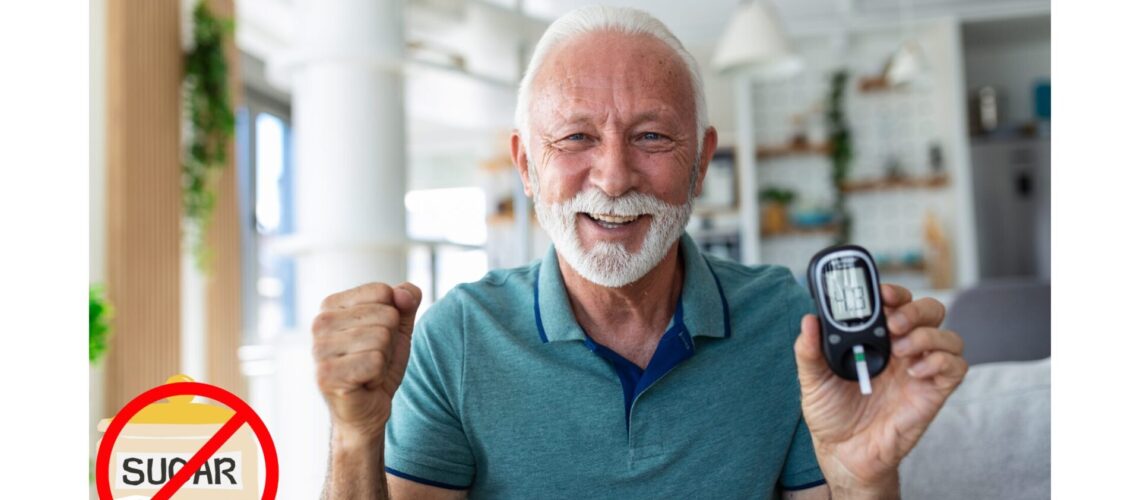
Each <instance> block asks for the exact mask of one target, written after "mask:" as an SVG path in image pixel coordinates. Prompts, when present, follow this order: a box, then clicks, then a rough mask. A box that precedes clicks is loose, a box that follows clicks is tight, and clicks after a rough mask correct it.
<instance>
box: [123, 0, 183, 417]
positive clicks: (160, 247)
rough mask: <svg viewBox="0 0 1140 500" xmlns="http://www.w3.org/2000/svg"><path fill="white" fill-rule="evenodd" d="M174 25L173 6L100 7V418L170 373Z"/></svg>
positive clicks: (175, 234) (177, 53) (166, 0)
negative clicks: (103, 322)
mask: <svg viewBox="0 0 1140 500" xmlns="http://www.w3.org/2000/svg"><path fill="white" fill-rule="evenodd" d="M179 15H180V14H179V3H178V2H177V1H176V0H108V1H107V232H108V234H107V293H108V296H109V298H110V300H111V303H112V304H114V307H115V318H114V323H113V328H114V330H113V334H112V336H111V339H110V352H109V353H108V358H107V365H106V370H107V371H106V383H107V390H106V401H105V402H106V407H105V408H107V410H108V411H109V412H115V411H118V409H119V408H121V407H122V405H123V404H125V403H126V402H127V401H129V400H130V399H131V398H133V397H134V396H136V395H138V394H139V393H141V392H142V391H144V390H146V389H149V388H150V387H153V386H155V385H158V384H161V383H162V382H164V381H165V380H166V377H168V376H169V375H171V374H173V373H177V372H178V370H179V332H180V328H181V320H180V317H179V305H180V282H181V279H180V275H179V274H180V270H181V264H180V248H179V247H180V242H181V229H180V221H181V217H182V207H181V199H182V198H181V166H180V163H179V162H180V146H179V123H180V113H181V111H180V110H181V104H180V100H181V90H180V88H181V83H182V48H181V46H180V41H179V29H180V23H179Z"/></svg>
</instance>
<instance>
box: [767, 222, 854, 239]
mask: <svg viewBox="0 0 1140 500" xmlns="http://www.w3.org/2000/svg"><path fill="white" fill-rule="evenodd" d="M837 231H839V226H838V225H835V224H828V225H826V226H817V227H801V226H789V227H788V229H786V230H784V231H778V232H777V231H770V230H768V229H765V228H761V231H760V236H761V237H764V238H772V237H781V236H821V235H823V236H825V235H832V234H835V233H836V232H837Z"/></svg>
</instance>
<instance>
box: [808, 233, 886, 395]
mask: <svg viewBox="0 0 1140 500" xmlns="http://www.w3.org/2000/svg"><path fill="white" fill-rule="evenodd" d="M807 281H808V289H809V290H811V295H812V298H814V299H815V304H816V309H818V313H819V324H820V329H819V334H820V347H821V348H822V349H823V354H824V358H825V359H826V360H827V365H828V367H830V368H831V371H833V372H835V374H836V375H839V376H840V377H842V378H845V379H847V380H857V381H859V389H860V390H861V391H862V392H863V394H870V393H871V377H874V376H875V375H878V374H879V373H881V372H882V371H883V370H884V369H885V368H886V367H887V360H888V359H889V358H890V354H891V339H890V335H889V334H888V333H887V320H886V316H885V315H884V314H883V298H882V296H881V294H880V292H879V290H880V288H879V272H878V269H877V268H876V267H875V261H874V259H872V258H871V254H870V253H868V252H867V250H866V249H864V248H863V247H860V246H857V245H840V246H835V247H831V248H827V249H824V250H822V251H820V252H819V253H817V254H815V257H812V259H811V263H810V264H808V275H807Z"/></svg>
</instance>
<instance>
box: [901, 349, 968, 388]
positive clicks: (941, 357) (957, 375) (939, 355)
mask: <svg viewBox="0 0 1140 500" xmlns="http://www.w3.org/2000/svg"><path fill="white" fill-rule="evenodd" d="M967 369H968V365H967V364H966V360H965V359H962V357H961V356H958V355H955V354H950V353H948V352H946V351H933V352H931V353H929V354H927V355H925V356H923V357H922V358H920V359H919V360H918V361H916V362H915V363H913V364H911V365H910V368H907V370H906V372H907V373H908V374H910V376H911V377H914V378H918V379H925V378H931V377H934V376H943V377H946V378H947V379H949V380H951V381H955V382H957V381H961V380H962V378H963V377H965V376H966V370H967Z"/></svg>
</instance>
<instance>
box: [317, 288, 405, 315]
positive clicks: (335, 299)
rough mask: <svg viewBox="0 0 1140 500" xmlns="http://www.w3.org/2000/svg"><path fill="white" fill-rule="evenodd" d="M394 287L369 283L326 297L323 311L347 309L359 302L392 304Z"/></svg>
mask: <svg viewBox="0 0 1140 500" xmlns="http://www.w3.org/2000/svg"><path fill="white" fill-rule="evenodd" d="M391 303H392V287H390V286H388V285H386V284H384V283H367V284H364V285H360V286H358V287H356V288H350V289H348V290H345V291H343V292H339V293H334V294H332V295H329V296H328V297H325V300H324V301H322V302H321V311H332V310H336V309H345V308H349V307H352V306H355V305H358V304H391Z"/></svg>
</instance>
